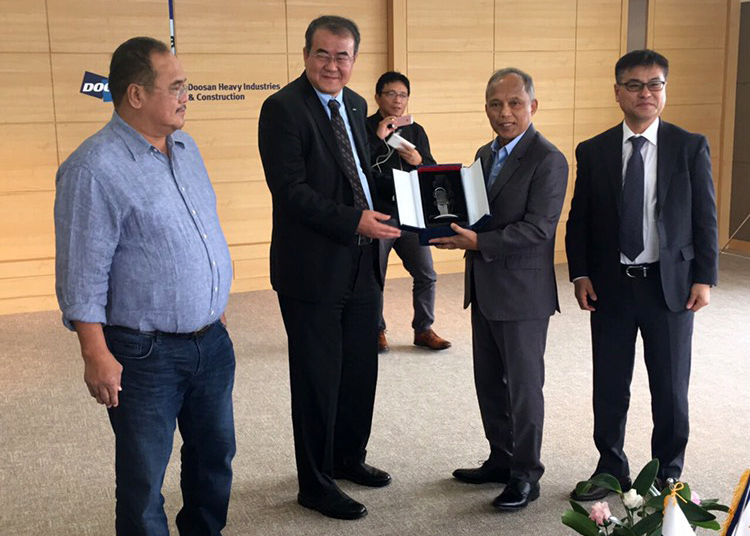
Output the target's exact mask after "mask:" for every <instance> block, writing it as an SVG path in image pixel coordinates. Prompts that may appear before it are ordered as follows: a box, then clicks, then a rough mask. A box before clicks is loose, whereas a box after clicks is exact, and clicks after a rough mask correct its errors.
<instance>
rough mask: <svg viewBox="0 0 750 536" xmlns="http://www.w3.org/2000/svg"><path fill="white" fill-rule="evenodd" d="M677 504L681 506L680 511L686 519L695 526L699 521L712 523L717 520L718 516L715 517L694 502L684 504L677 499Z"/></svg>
mask: <svg viewBox="0 0 750 536" xmlns="http://www.w3.org/2000/svg"><path fill="white" fill-rule="evenodd" d="M677 504H679V505H680V509H681V510H682V513H684V514H685V517H686V518H687V520H688V521H689V522H690V523H692V524H693V525H694V524H695V522H698V521H712V520H714V519H716V516H715V515H713V514H712V513H711V512H709V511H708V510H705V509H703V508H701V507H700V506H698V505H697V504H695V503H694V502H692V501H688V502H683V501H681V500H679V499H677Z"/></svg>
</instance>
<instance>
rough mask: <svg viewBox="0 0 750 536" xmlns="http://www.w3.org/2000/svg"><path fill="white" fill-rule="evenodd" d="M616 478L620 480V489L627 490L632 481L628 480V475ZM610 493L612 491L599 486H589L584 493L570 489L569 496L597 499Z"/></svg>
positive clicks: (578, 499) (585, 499)
mask: <svg viewBox="0 0 750 536" xmlns="http://www.w3.org/2000/svg"><path fill="white" fill-rule="evenodd" d="M592 478H593V476H592ZM617 480H619V481H620V487H621V488H622V491H628V490H629V489H630V487H631V486H632V485H633V483H632V482H631V481H630V477H628V476H626V477H622V478H618V479H617ZM576 487H577V486H576ZM610 493H614V492H613V491H610V490H608V489H607V488H602V487H600V486H591V487H590V488H589V489H588V491H586V492H584V493H576V490H573V491H571V492H570V498H571V499H573V500H574V501H599V500H601V499H603V498H604V497H606V496H607V495H609V494H610Z"/></svg>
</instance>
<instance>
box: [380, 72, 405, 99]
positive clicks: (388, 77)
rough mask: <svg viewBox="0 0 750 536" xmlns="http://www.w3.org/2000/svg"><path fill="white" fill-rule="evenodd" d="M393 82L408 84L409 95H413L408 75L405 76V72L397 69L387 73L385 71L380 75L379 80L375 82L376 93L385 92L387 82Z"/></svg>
mask: <svg viewBox="0 0 750 536" xmlns="http://www.w3.org/2000/svg"><path fill="white" fill-rule="evenodd" d="M391 82H401V83H402V84H404V85H405V86H406V93H407V95H411V86H410V85H409V79H408V78H406V76H404V75H403V74H401V73H399V72H396V71H388V72H387V73H383V74H381V75H380V78H378V82H377V83H376V84H375V94H376V95H380V94H381V93H382V92H383V88H384V87H385V86H386V84H390V83H391Z"/></svg>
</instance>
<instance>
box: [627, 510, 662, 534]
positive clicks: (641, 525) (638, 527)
mask: <svg viewBox="0 0 750 536" xmlns="http://www.w3.org/2000/svg"><path fill="white" fill-rule="evenodd" d="M661 518H662V514H661V510H659V511H658V512H654V513H653V514H650V515H648V516H646V517H644V518H643V519H641V520H640V521H639V522H638V523H636V524H635V525H633V532H634V533H635V535H636V536H642V535H643V534H650V533H651V532H652V531H653V530H654V529H656V528H658V527H661Z"/></svg>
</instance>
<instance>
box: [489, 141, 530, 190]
mask: <svg viewBox="0 0 750 536" xmlns="http://www.w3.org/2000/svg"><path fill="white" fill-rule="evenodd" d="M527 130H528V129H527ZM524 134H526V130H524V131H523V133H521V134H519V135H518V136H516V137H515V138H513V139H512V140H510V141H509V142H508V143H506V144H505V145H504V146H502V147H501V146H500V140H499V139H498V138H495V139H494V140H492V145H490V150H491V151H492V169H491V170H490V176H489V178H488V179H487V191H488V192H489V191H490V189H491V188H492V185H493V184H495V179H497V176H498V175H500V171H501V170H502V169H503V165H504V164H505V161H506V160H507V158H508V155H509V154H510V153H511V152H512V151H513V148H514V147H515V146H516V145H518V142H519V141H521V138H523V135H524Z"/></svg>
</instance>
